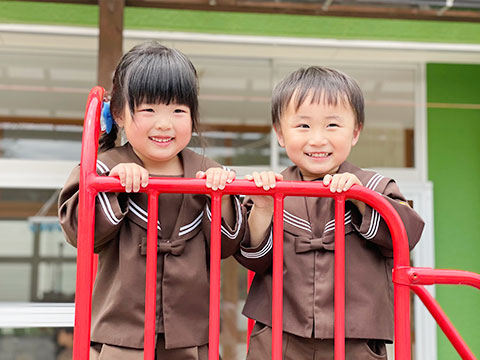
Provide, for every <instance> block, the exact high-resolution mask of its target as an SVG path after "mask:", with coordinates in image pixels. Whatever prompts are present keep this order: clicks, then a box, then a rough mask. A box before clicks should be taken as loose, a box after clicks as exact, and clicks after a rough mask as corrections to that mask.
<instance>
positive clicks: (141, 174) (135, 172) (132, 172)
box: [109, 163, 148, 193]
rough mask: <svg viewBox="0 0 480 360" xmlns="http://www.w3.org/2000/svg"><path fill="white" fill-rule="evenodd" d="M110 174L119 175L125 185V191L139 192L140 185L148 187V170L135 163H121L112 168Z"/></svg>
mask: <svg viewBox="0 0 480 360" xmlns="http://www.w3.org/2000/svg"><path fill="white" fill-rule="evenodd" d="M109 176H117V177H118V178H119V179H120V183H121V184H122V186H125V191H126V192H127V193H129V192H132V191H133V192H138V191H139V190H140V186H142V187H146V186H147V185H148V171H147V169H145V168H143V167H141V166H140V165H138V164H135V163H120V164H117V165H115V166H114V167H113V169H112V170H110V174H109Z"/></svg>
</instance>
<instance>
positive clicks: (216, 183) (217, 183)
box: [212, 169, 222, 190]
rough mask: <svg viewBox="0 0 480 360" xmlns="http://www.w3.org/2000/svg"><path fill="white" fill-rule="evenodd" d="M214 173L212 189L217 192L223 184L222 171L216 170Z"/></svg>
mask: <svg viewBox="0 0 480 360" xmlns="http://www.w3.org/2000/svg"><path fill="white" fill-rule="evenodd" d="M212 173H213V174H212V189H213V190H217V189H218V187H219V186H220V183H221V179H222V171H221V170H218V169H215V170H214V171H212Z"/></svg>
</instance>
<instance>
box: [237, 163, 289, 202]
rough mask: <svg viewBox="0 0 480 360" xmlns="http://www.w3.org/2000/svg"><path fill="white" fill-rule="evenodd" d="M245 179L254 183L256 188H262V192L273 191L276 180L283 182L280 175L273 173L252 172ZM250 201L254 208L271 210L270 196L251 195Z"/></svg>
mask: <svg viewBox="0 0 480 360" xmlns="http://www.w3.org/2000/svg"><path fill="white" fill-rule="evenodd" d="M245 179H247V180H250V181H253V182H255V185H257V187H261V188H263V190H265V191H268V190H270V189H273V188H274V187H275V185H276V183H277V181H278V180H283V176H282V174H277V173H275V172H273V171H262V172H257V171H254V172H253V173H252V174H247V175H245ZM251 199H252V201H253V203H254V204H255V207H256V208H272V209H273V198H272V197H271V196H263V195H260V196H255V195H252V196H251Z"/></svg>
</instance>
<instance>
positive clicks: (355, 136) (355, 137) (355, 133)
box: [352, 125, 362, 146]
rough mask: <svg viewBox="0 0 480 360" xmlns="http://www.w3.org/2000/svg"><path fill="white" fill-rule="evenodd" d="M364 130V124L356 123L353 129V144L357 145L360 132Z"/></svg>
mask: <svg viewBox="0 0 480 360" xmlns="http://www.w3.org/2000/svg"><path fill="white" fill-rule="evenodd" d="M361 132H362V126H358V125H355V129H354V130H353V138H352V146H355V145H356V144H357V142H358V139H359V138H360V133H361Z"/></svg>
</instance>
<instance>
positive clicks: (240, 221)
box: [202, 195, 246, 259]
mask: <svg viewBox="0 0 480 360" xmlns="http://www.w3.org/2000/svg"><path fill="white" fill-rule="evenodd" d="M230 199H231V200H232V207H233V211H234V215H235V223H234V224H233V227H232V226H230V225H228V224H227V222H226V221H225V219H224V218H223V217H222V222H221V226H220V232H221V247H222V249H221V257H222V259H224V258H227V257H229V256H231V255H233V254H235V252H236V251H237V250H238V248H239V246H240V241H241V240H242V238H243V233H244V232H245V224H246V212H245V209H244V208H243V207H242V206H241V204H240V200H239V198H238V196H233V195H231V196H230ZM211 208H212V205H211V200H210V198H208V201H207V203H206V205H205V211H204V216H203V223H202V226H203V232H204V234H205V236H206V238H207V242H208V248H209V249H210V236H211V225H212V211H211Z"/></svg>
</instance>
